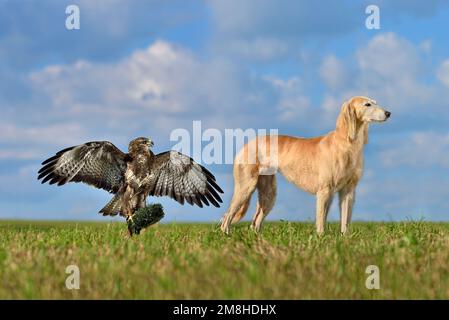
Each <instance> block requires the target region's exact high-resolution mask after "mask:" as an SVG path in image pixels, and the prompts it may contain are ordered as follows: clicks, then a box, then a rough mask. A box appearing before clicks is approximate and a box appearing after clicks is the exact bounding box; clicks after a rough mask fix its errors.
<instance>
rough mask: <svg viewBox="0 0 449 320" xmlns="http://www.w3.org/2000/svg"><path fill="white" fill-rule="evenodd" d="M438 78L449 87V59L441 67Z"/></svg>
mask: <svg viewBox="0 0 449 320" xmlns="http://www.w3.org/2000/svg"><path fill="white" fill-rule="evenodd" d="M437 77H438V79H439V80H440V81H441V82H442V83H443V84H444V85H445V86H446V87H449V59H448V60H446V61H444V62H443V63H442V64H441V65H440V67H439V69H438V71H437Z"/></svg>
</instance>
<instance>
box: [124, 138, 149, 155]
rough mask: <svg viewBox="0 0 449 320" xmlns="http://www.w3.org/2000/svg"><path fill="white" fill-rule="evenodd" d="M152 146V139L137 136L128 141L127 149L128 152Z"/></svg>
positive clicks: (143, 149)
mask: <svg viewBox="0 0 449 320" xmlns="http://www.w3.org/2000/svg"><path fill="white" fill-rule="evenodd" d="M153 146H154V143H153V140H151V139H150V138H145V137H139V138H136V139H134V140H132V141H131V142H130V143H129V147H128V151H129V153H136V152H142V151H148V150H149V149H150V148H151V147H153Z"/></svg>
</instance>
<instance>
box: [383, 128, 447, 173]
mask: <svg viewBox="0 0 449 320" xmlns="http://www.w3.org/2000/svg"><path fill="white" fill-rule="evenodd" d="M390 142H391V141H390ZM390 145H391V146H390ZM384 148H385V151H382V152H381V154H380V159H381V161H382V163H383V165H385V166H386V167H392V168H394V167H402V166H404V165H407V166H409V167H414V168H416V167H419V168H430V167H433V168H435V167H439V168H445V169H446V168H449V134H441V133H436V132H413V133H411V134H410V135H406V136H405V137H403V138H401V139H396V141H395V142H394V143H388V144H386V145H384Z"/></svg>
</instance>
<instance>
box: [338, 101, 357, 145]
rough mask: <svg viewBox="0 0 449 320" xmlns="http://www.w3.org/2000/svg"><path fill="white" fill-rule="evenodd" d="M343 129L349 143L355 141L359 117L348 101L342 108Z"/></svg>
mask: <svg viewBox="0 0 449 320" xmlns="http://www.w3.org/2000/svg"><path fill="white" fill-rule="evenodd" d="M341 117H342V120H343V127H344V130H345V131H346V134H347V137H348V140H349V141H354V140H355V136H356V134H357V116H356V113H355V109H354V106H353V105H352V103H351V101H346V102H345V103H343V106H342V107H341Z"/></svg>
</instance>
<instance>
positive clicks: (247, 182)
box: [221, 165, 258, 234]
mask: <svg viewBox="0 0 449 320" xmlns="http://www.w3.org/2000/svg"><path fill="white" fill-rule="evenodd" d="M257 179H258V172H257V168H255V166H253V165H236V166H234V194H233V195H232V200H231V204H230V206H229V209H228V211H227V212H226V214H225V215H224V216H223V220H222V223H221V230H222V231H223V232H224V233H226V234H228V233H229V226H230V224H231V222H232V221H234V222H235V221H236V220H237V219H234V218H242V217H243V215H244V213H245V212H246V210H247V209H248V206H249V202H250V199H251V196H252V194H253V192H254V190H255V189H256V185H257ZM237 213H239V216H238V217H236V214H237Z"/></svg>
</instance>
